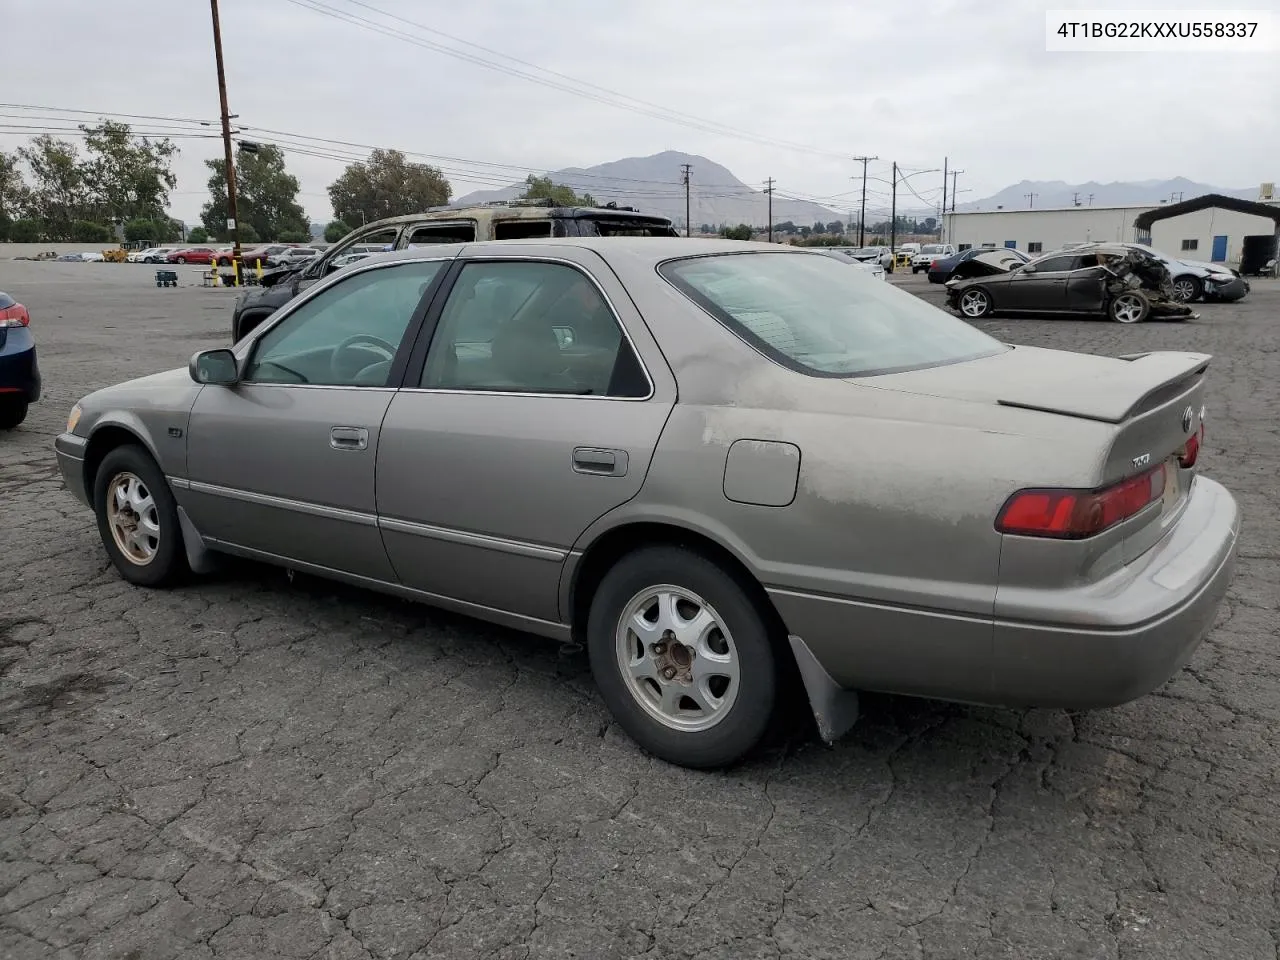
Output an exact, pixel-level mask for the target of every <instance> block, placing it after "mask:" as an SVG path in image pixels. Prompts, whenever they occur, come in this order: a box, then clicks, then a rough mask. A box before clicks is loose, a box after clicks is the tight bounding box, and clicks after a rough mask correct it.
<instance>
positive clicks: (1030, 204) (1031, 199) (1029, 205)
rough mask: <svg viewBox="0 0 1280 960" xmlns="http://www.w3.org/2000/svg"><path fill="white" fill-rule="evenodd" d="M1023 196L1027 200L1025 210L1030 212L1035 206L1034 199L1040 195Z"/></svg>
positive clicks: (1025, 194)
mask: <svg viewBox="0 0 1280 960" xmlns="http://www.w3.org/2000/svg"><path fill="white" fill-rule="evenodd" d="M1023 196H1024V197H1026V198H1027V209H1028V210H1030V209H1031V208H1032V207H1034V206H1035V205H1036V197H1038V196H1040V194H1038V193H1024V194H1023Z"/></svg>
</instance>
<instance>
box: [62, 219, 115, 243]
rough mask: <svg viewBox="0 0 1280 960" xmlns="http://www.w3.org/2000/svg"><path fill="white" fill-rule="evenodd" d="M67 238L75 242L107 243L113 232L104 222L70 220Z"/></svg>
mask: <svg viewBox="0 0 1280 960" xmlns="http://www.w3.org/2000/svg"><path fill="white" fill-rule="evenodd" d="M69 239H71V240H73V241H74V242H76V243H109V242H110V241H111V240H113V239H115V234H114V232H113V231H112V229H111V228H110V227H108V226H107V225H106V224H105V223H94V222H93V221H92V220H72V221H71V228H70V231H69Z"/></svg>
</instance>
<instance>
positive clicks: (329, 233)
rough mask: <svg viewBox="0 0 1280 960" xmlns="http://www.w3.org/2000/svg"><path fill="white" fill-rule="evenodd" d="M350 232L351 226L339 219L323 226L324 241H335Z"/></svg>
mask: <svg viewBox="0 0 1280 960" xmlns="http://www.w3.org/2000/svg"><path fill="white" fill-rule="evenodd" d="M350 232H351V228H350V227H348V226H347V225H346V224H345V223H343V222H342V221H341V220H333V221H331V222H330V224H329V225H328V226H327V227H325V228H324V242H325V243H337V242H338V241H339V240H341V239H342V238H343V237H345V236H346V235H347V234H348V233H350Z"/></svg>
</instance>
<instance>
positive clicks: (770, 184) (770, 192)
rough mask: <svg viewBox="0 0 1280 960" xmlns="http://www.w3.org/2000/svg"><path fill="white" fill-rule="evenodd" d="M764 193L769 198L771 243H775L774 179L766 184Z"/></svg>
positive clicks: (770, 179) (771, 178)
mask: <svg viewBox="0 0 1280 960" xmlns="http://www.w3.org/2000/svg"><path fill="white" fill-rule="evenodd" d="M764 192H765V194H766V196H768V198H769V242H770V243H773V177H770V178H769V179H768V180H766V181H765V182H764Z"/></svg>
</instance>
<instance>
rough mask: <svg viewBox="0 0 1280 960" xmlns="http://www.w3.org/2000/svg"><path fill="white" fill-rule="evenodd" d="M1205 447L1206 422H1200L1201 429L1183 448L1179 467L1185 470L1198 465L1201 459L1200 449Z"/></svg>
mask: <svg viewBox="0 0 1280 960" xmlns="http://www.w3.org/2000/svg"><path fill="white" fill-rule="evenodd" d="M1203 445H1204V421H1203V420H1202V421H1201V422H1200V429H1199V430H1197V431H1196V432H1195V433H1193V434H1192V435H1191V436H1189V437H1187V442H1186V443H1185V444H1183V446H1182V452H1181V453H1179V454H1178V465H1179V466H1181V467H1182V468H1183V469H1188V468H1190V467H1194V466H1195V465H1196V461H1197V460H1199V459H1200V448H1201V447H1202V446H1203Z"/></svg>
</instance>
